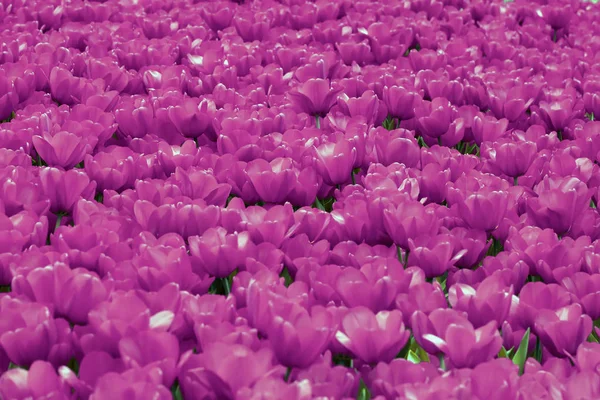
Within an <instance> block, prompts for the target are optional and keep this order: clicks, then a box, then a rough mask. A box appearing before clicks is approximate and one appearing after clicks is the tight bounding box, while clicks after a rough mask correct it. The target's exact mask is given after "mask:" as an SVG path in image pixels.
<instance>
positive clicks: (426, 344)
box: [410, 308, 466, 354]
mask: <svg viewBox="0 0 600 400" xmlns="http://www.w3.org/2000/svg"><path fill="white" fill-rule="evenodd" d="M410 320H411V321H410V326H411V329H412V332H413V335H414V338H415V340H416V341H417V343H418V344H419V346H421V347H422V348H423V349H424V350H425V351H426V352H428V353H429V354H438V353H439V352H440V349H439V348H437V347H436V345H435V344H434V343H432V342H431V341H429V340H426V337H425V335H435V336H438V337H443V335H444V332H445V331H446V329H447V328H448V326H450V325H457V324H461V323H464V322H465V321H466V315H465V313H464V312H462V311H461V312H459V311H456V310H452V309H449V308H441V309H439V310H434V311H432V312H431V313H429V314H425V313H424V312H422V311H419V310H417V311H415V312H414V313H413V314H412V315H411V317H410Z"/></svg>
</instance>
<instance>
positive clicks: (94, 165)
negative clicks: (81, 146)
mask: <svg viewBox="0 0 600 400" xmlns="http://www.w3.org/2000/svg"><path fill="white" fill-rule="evenodd" d="M118 149H119V148H112V149H107V150H108V151H103V152H99V153H96V154H95V155H94V156H92V155H89V154H88V155H87V156H86V157H85V158H84V166H85V172H86V173H87V174H88V176H89V177H90V178H91V179H92V180H94V181H95V182H96V184H97V189H98V191H99V192H103V191H104V190H105V189H109V190H115V191H119V190H121V189H124V188H130V187H132V186H133V181H134V172H135V169H136V168H135V162H136V161H139V160H136V159H134V154H131V155H129V156H126V155H125V154H119V153H120V152H119V150H118ZM110 150H112V151H110ZM121 156H125V157H121Z"/></svg>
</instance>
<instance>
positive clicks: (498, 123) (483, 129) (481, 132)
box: [471, 115, 508, 146]
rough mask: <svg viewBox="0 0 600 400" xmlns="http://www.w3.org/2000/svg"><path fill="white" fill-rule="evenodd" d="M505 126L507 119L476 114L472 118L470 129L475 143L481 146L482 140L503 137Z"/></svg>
mask: <svg viewBox="0 0 600 400" xmlns="http://www.w3.org/2000/svg"><path fill="white" fill-rule="evenodd" d="M507 127H508V120H507V119H504V118H502V119H496V118H494V117H493V116H489V115H487V116H482V115H477V116H476V117H475V118H474V119H473V126H472V128H471V130H472V132H473V138H474V139H475V143H477V145H478V146H481V144H482V143H483V142H494V141H496V140H498V139H500V138H502V137H504V135H505V134H506V129H507Z"/></svg>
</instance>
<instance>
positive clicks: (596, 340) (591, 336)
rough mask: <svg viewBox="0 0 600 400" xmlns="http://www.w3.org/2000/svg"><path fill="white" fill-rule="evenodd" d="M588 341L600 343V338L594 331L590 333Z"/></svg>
mask: <svg viewBox="0 0 600 400" xmlns="http://www.w3.org/2000/svg"><path fill="white" fill-rule="evenodd" d="M587 341H588V342H590V343H599V342H598V339H597V338H596V335H594V332H592V333H590V336H588V338H587Z"/></svg>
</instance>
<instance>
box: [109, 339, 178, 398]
mask: <svg viewBox="0 0 600 400" xmlns="http://www.w3.org/2000/svg"><path fill="white" fill-rule="evenodd" d="M119 352H120V354H121V359H122V360H123V363H124V364H125V366H127V367H129V368H140V367H148V368H154V367H158V368H160V370H161V371H162V382H163V384H164V385H165V386H166V387H170V386H171V385H172V384H173V382H174V381H175V378H176V376H177V369H176V367H177V362H178V361H179V341H178V340H177V337H175V336H174V335H172V334H171V333H168V332H156V331H143V332H139V333H138V334H136V335H134V336H130V337H126V338H123V339H121V341H120V342H119Z"/></svg>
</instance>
